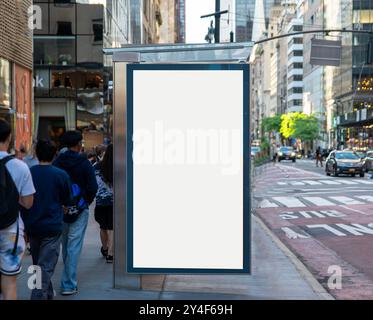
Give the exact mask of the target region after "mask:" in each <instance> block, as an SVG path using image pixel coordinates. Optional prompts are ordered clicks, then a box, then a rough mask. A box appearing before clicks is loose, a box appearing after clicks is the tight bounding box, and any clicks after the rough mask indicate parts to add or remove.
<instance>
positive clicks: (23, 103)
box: [15, 65, 32, 150]
mask: <svg viewBox="0 0 373 320" xmlns="http://www.w3.org/2000/svg"><path fill="white" fill-rule="evenodd" d="M31 84H32V79H31V71H29V70H27V69H25V68H23V67H20V66H18V65H15V93H16V96H15V98H16V100H15V102H16V136H15V147H16V150H20V149H21V148H25V149H26V150H30V147H31V139H32V132H31Z"/></svg>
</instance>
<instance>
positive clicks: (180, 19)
mask: <svg viewBox="0 0 373 320" xmlns="http://www.w3.org/2000/svg"><path fill="white" fill-rule="evenodd" d="M175 1H176V42H177V43H185V34H186V15H185V13H186V12H185V1H186V0H175Z"/></svg>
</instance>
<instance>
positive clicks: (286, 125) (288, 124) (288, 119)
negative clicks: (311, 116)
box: [280, 112, 307, 139]
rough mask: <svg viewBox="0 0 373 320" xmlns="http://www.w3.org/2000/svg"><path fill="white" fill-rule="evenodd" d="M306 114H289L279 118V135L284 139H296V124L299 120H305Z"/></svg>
mask: <svg viewBox="0 0 373 320" xmlns="http://www.w3.org/2000/svg"><path fill="white" fill-rule="evenodd" d="M306 117H307V115H306V114H304V113H300V112H291V113H287V114H283V115H282V116H281V128H280V133H281V134H282V136H283V137H284V138H285V139H289V138H297V137H296V136H295V127H296V122H297V121H298V120H300V119H305V118H306Z"/></svg>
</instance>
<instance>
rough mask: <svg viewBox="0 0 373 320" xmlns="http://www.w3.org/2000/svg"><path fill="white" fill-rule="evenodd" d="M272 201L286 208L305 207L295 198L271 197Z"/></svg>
mask: <svg viewBox="0 0 373 320" xmlns="http://www.w3.org/2000/svg"><path fill="white" fill-rule="evenodd" d="M272 199H273V200H275V201H278V202H280V203H282V204H283V205H285V206H286V207H288V208H297V207H306V205H305V204H304V203H303V202H301V201H299V200H298V199H297V198H295V197H273V198H272Z"/></svg>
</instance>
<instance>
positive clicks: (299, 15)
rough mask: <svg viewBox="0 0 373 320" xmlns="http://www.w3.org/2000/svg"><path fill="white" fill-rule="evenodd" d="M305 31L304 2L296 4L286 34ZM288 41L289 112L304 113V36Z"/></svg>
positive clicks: (288, 38)
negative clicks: (294, 12)
mask: <svg viewBox="0 0 373 320" xmlns="http://www.w3.org/2000/svg"><path fill="white" fill-rule="evenodd" d="M298 31H303V6H302V2H301V1H298V2H297V3H296V14H295V17H294V18H293V19H291V20H290V22H289V24H288V26H287V28H286V32H287V33H288V34H289V33H296V32H298ZM286 40H287V47H288V50H287V54H288V59H287V110H286V111H287V112H302V111H303V107H302V106H303V65H304V63H303V34H298V35H292V36H289V37H287V38H286Z"/></svg>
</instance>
